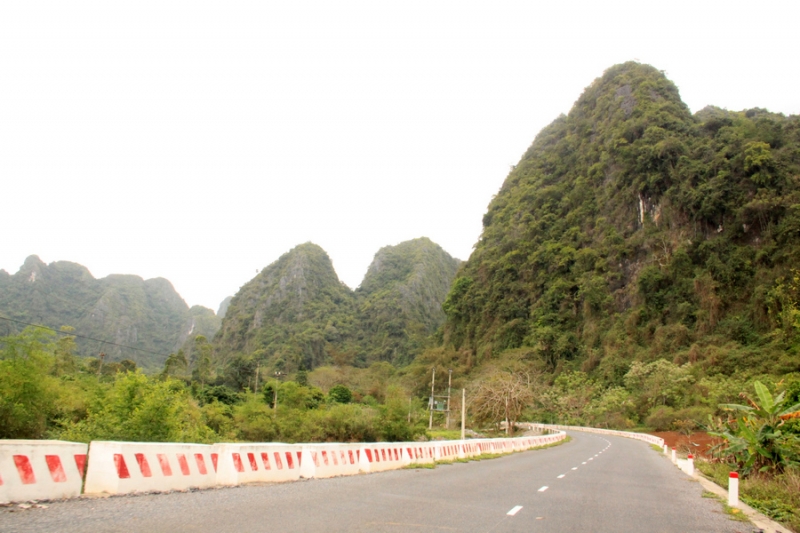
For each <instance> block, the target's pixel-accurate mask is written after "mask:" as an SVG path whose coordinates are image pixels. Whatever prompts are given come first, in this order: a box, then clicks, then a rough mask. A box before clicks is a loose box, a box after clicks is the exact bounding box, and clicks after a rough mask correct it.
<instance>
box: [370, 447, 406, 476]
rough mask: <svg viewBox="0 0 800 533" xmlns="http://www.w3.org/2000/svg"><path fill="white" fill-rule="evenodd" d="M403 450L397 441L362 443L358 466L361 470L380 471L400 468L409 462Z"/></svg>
mask: <svg viewBox="0 0 800 533" xmlns="http://www.w3.org/2000/svg"><path fill="white" fill-rule="evenodd" d="M403 451H404V450H403V447H402V443H399V442H376V443H371V444H362V445H361V458H360V461H359V468H360V469H361V470H362V471H363V472H382V471H384V470H394V469H397V468H402V467H404V466H406V465H407V464H409V463H410V460H409V458H408V457H407V456H406V455H404V454H403Z"/></svg>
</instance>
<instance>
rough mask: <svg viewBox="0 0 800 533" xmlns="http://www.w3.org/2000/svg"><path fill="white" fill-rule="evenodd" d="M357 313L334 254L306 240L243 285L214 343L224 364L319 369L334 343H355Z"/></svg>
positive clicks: (339, 346) (338, 344) (340, 345)
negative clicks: (233, 361)
mask: <svg viewBox="0 0 800 533" xmlns="http://www.w3.org/2000/svg"><path fill="white" fill-rule="evenodd" d="M354 316H355V299H354V297H353V294H352V291H351V290H350V289H349V288H347V286H346V285H344V284H343V283H342V282H341V281H339V278H338V277H337V276H336V272H335V271H334V270H333V264H332V263H331V260H330V258H329V257H328V254H327V253H325V251H324V250H323V249H322V248H320V247H319V246H317V245H316V244H312V243H305V244H301V245H299V246H297V247H295V248H293V249H292V250H291V251H289V252H287V253H285V254H284V255H282V256H281V257H280V258H279V259H278V260H277V261H275V262H274V263H272V264H271V265H269V266H268V267H266V268H265V269H263V270H262V271H261V272H260V273H259V274H258V275H257V276H256V277H255V278H253V279H252V280H251V281H249V282H248V283H246V284H245V285H244V286H243V287H242V288H241V289H239V292H238V293H236V295H235V296H234V297H233V299H232V300H231V302H230V304H229V306H228V308H227V310H226V313H225V318H224V319H223V320H222V327H221V329H220V331H219V333H218V334H217V337H216V339H215V342H214V344H215V348H216V351H217V354H218V357H219V358H220V359H221V361H223V362H227V361H229V360H230V359H231V358H238V359H240V360H242V359H243V361H240V362H239V364H243V363H244V362H246V363H248V364H250V363H251V362H252V361H253V360H255V361H256V362H257V363H258V364H260V363H261V362H266V361H269V362H270V363H271V364H272V365H273V366H274V367H275V368H276V369H278V370H282V369H284V368H292V369H296V368H298V367H300V366H304V367H306V368H313V367H315V366H319V365H320V364H322V363H323V362H324V361H325V360H326V358H327V355H328V346H329V345H334V346H337V347H338V348H339V349H347V348H349V347H350V346H351V345H352V343H353V342H354ZM253 371H254V368H253Z"/></svg>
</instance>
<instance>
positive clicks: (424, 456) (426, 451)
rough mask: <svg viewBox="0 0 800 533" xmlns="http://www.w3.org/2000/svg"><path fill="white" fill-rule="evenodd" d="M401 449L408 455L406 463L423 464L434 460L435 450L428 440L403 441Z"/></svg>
mask: <svg viewBox="0 0 800 533" xmlns="http://www.w3.org/2000/svg"><path fill="white" fill-rule="evenodd" d="M401 444H402V445H403V450H404V451H405V452H406V457H408V464H412V463H413V464H425V463H433V462H435V461H436V450H435V448H434V444H433V443H430V442H404V443H401Z"/></svg>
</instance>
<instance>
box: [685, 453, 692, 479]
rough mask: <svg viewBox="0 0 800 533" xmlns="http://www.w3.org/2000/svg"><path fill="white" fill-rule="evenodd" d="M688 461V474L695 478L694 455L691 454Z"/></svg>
mask: <svg viewBox="0 0 800 533" xmlns="http://www.w3.org/2000/svg"><path fill="white" fill-rule="evenodd" d="M686 460H687V463H686V473H687V474H689V475H690V476H692V477H694V455H692V454H689V456H688V457H687V458H686Z"/></svg>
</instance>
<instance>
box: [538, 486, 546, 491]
mask: <svg viewBox="0 0 800 533" xmlns="http://www.w3.org/2000/svg"><path fill="white" fill-rule="evenodd" d="M546 490H547V485H545V486H544V487H542V488H541V489H539V492H544V491H546Z"/></svg>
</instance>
